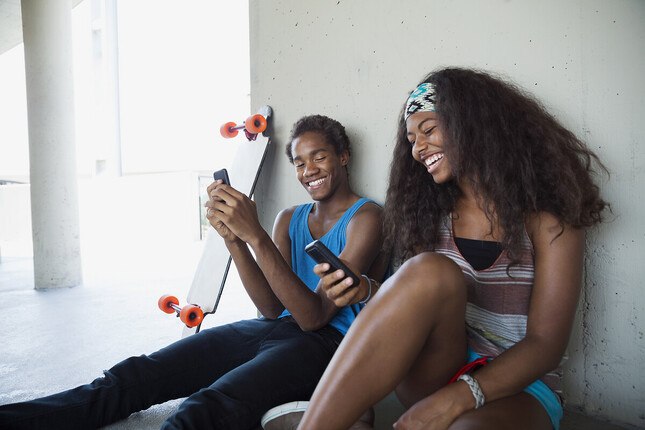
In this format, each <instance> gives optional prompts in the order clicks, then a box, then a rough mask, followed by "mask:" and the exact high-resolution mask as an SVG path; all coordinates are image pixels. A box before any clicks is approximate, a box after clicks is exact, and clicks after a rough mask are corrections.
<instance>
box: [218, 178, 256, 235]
mask: <svg viewBox="0 0 645 430" xmlns="http://www.w3.org/2000/svg"><path fill="white" fill-rule="evenodd" d="M208 195H209V201H208V203H207V205H208V207H209V209H210V210H209V212H210V214H209V218H208V219H209V221H210V223H211V225H213V227H215V229H216V230H218V229H219V230H218V233H219V232H220V230H221V231H222V233H220V235H222V237H224V238H225V239H226V238H227V237H229V238H230V235H231V234H232V235H234V236H236V237H237V238H239V240H242V241H244V242H246V243H251V242H252V241H254V240H256V239H259V238H260V237H261V236H262V234H266V232H265V231H264V229H263V228H262V225H260V221H259V220H258V211H257V208H256V206H255V202H254V201H252V200H251V199H249V198H248V197H247V196H246V195H245V194H244V193H241V192H239V191H237V190H236V189H235V188H233V187H231V186H230V185H225V184H222V183H221V182H220V183H219V184H217V185H215V186H214V187H212V188H211V187H210V186H209V187H208ZM220 223H221V224H223V226H222V225H221V224H220ZM225 229H226V230H228V231H225ZM225 236H226V237H225Z"/></svg>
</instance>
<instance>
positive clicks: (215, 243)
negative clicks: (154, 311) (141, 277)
mask: <svg viewBox="0 0 645 430" xmlns="http://www.w3.org/2000/svg"><path fill="white" fill-rule="evenodd" d="M257 113H258V114H260V115H262V116H263V117H264V118H265V119H266V120H269V119H270V117H271V115H272V113H273V110H272V109H271V107H270V106H262V107H261V108H260V109H258V111H257ZM254 117H255V116H252V117H249V119H248V120H247V121H246V125H239V126H236V125H235V123H227V124H224V125H223V126H222V129H221V130H220V131H221V134H222V136H224V137H227V138H231V137H235V135H236V134H237V133H236V130H243V131H244V135H243V136H240V137H237V138H236V141H235V144H236V145H237V149H236V151H235V156H234V158H233V162H232V163H231V165H230V166H228V167H227V170H228V173H229V177H230V180H231V186H233V187H234V188H235V189H237V190H238V191H240V192H243V193H245V194H246V195H247V196H249V197H253V193H254V192H255V186H256V184H257V181H258V178H259V176H260V171H261V170H262V164H263V163H264V159H265V157H266V154H267V149H268V148H269V145H270V144H271V139H270V137H269V132H270V127H268V128H267V129H266V130H265V131H264V132H263V133H257V134H256V133H253V131H254V129H253V126H252V125H251V123H250V122H249V121H250V120H252V119H253V118H254ZM265 127H266V124H265ZM249 130H251V131H249ZM214 167H218V166H214ZM219 167H224V166H219ZM231 263H232V258H231V255H230V253H229V252H228V249H227V248H226V245H225V244H224V239H222V237H221V236H220V235H219V234H217V232H216V231H215V230H214V229H212V228H209V229H208V233H207V236H206V242H205V244H204V251H203V253H202V256H201V258H200V261H199V263H198V265H197V269H196V270H195V276H194V277H193V282H192V284H191V286H190V290H189V291H188V296H187V297H186V302H187V303H189V304H190V305H197V306H199V308H201V311H202V312H203V315H204V316H206V315H208V314H212V313H215V311H216V310H217V306H218V304H219V301H220V298H221V297H222V292H223V291H224V286H225V284H226V279H227V276H228V272H229V269H230V267H231ZM218 287H219V288H218ZM166 312H167V311H166ZM170 312H173V311H170ZM182 321H183V318H182ZM200 327H201V320H200V323H199V325H197V326H195V327H189V326H185V327H184V329H183V333H182V337H186V336H189V335H191V334H194V333H197V332H199V329H200Z"/></svg>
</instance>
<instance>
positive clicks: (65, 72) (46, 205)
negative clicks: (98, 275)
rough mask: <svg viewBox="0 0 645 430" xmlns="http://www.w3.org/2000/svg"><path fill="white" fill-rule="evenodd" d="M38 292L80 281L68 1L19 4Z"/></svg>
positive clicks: (36, 0) (35, 0)
mask: <svg viewBox="0 0 645 430" xmlns="http://www.w3.org/2000/svg"><path fill="white" fill-rule="evenodd" d="M21 3H22V23H23V40H24V44H25V73H26V83H27V113H28V120H29V170H30V172H29V174H30V182H31V214H32V230H33V244H34V278H35V286H36V289H42V288H53V287H73V286H76V285H80V284H81V283H82V270H81V255H80V237H79V236H80V235H79V214H78V182H77V174H76V145H75V128H74V87H73V84H74V83H73V77H72V23H71V13H72V5H71V1H70V0H22V2H21Z"/></svg>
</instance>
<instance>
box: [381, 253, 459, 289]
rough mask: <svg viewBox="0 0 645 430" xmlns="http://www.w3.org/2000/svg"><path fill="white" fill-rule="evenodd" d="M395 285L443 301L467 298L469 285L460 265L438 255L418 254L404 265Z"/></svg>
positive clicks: (394, 279) (396, 277)
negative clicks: (467, 286)
mask: <svg viewBox="0 0 645 430" xmlns="http://www.w3.org/2000/svg"><path fill="white" fill-rule="evenodd" d="M392 281H393V282H392V283H393V284H395V285H397V286H398V287H400V288H401V289H405V290H407V291H410V292H412V293H415V292H416V293H418V294H421V295H426V296H427V295H432V296H437V295H438V296H440V297H438V298H441V299H450V298H457V299H463V300H465V298H466V284H465V279H464V275H463V273H462V271H461V269H460V268H459V266H458V265H457V264H456V263H455V262H454V261H452V260H451V259H450V258H448V257H446V256H445V255H442V254H438V253H436V252H423V253H421V254H418V255H416V256H414V257H412V258H411V259H409V260H408V261H406V262H405V264H403V266H401V268H400V269H399V270H398V271H397V272H396V274H395V275H394V276H393V278H392Z"/></svg>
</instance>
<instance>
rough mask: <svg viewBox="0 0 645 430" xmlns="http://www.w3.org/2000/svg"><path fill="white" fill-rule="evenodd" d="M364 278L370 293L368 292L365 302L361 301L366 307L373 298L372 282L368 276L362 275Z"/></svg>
mask: <svg viewBox="0 0 645 430" xmlns="http://www.w3.org/2000/svg"><path fill="white" fill-rule="evenodd" d="M361 276H362V277H363V278H365V280H366V281H367V286H368V291H367V297H365V298H364V299H363V300H361V301H360V302H358V303H360V304H361V305H364V304H366V303H367V301H368V300H369V299H370V298H371V297H372V280H371V279H370V278H368V277H367V276H365V275H363V274H361Z"/></svg>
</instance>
